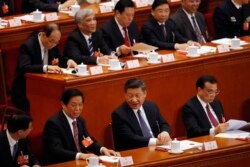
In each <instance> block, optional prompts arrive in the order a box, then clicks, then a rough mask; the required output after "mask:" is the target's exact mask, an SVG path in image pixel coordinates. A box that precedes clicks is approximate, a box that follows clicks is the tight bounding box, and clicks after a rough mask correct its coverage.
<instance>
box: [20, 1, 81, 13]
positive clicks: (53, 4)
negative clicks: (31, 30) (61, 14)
mask: <svg viewBox="0 0 250 167" xmlns="http://www.w3.org/2000/svg"><path fill="white" fill-rule="evenodd" d="M76 2H77V1H76V0H23V1H22V12H23V13H30V12H33V11H35V10H36V9H39V10H41V11H54V12H58V11H60V10H62V9H66V8H68V7H70V6H71V5H74V4H75V3H76Z"/></svg>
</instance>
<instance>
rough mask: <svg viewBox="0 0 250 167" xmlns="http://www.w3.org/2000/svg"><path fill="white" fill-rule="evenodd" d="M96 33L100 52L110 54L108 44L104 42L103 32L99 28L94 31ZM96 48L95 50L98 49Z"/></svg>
mask: <svg viewBox="0 0 250 167" xmlns="http://www.w3.org/2000/svg"><path fill="white" fill-rule="evenodd" d="M96 35H97V39H98V41H97V42H98V48H100V50H101V53H102V54H104V55H110V53H111V49H110V48H109V47H108V45H107V44H106V42H105V40H104V38H103V34H102V32H101V31H100V30H97V31H96ZM98 48H97V49H96V50H98Z"/></svg>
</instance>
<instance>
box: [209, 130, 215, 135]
mask: <svg viewBox="0 0 250 167" xmlns="http://www.w3.org/2000/svg"><path fill="white" fill-rule="evenodd" d="M209 134H210V135H211V136H214V135H215V131H214V128H211V129H210V130H209Z"/></svg>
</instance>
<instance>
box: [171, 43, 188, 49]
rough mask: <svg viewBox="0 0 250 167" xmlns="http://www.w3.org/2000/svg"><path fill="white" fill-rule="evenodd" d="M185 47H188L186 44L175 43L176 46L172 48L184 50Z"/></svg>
mask: <svg viewBox="0 0 250 167" xmlns="http://www.w3.org/2000/svg"><path fill="white" fill-rule="evenodd" d="M187 47H188V44H187V43H182V44H179V43H176V44H175V45H174V48H175V49H176V50H186V49H187Z"/></svg>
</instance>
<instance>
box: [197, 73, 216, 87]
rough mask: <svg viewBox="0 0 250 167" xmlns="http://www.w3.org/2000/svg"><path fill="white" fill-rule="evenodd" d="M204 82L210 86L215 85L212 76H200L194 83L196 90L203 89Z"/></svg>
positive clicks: (214, 79)
mask: <svg viewBox="0 0 250 167" xmlns="http://www.w3.org/2000/svg"><path fill="white" fill-rule="evenodd" d="M206 82H209V83H211V84H215V83H217V80H216V78H215V77H214V76H212V75H202V76H200V77H199V78H198V80H197V81H196V88H201V89H203V88H204V85H205V83H206Z"/></svg>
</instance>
